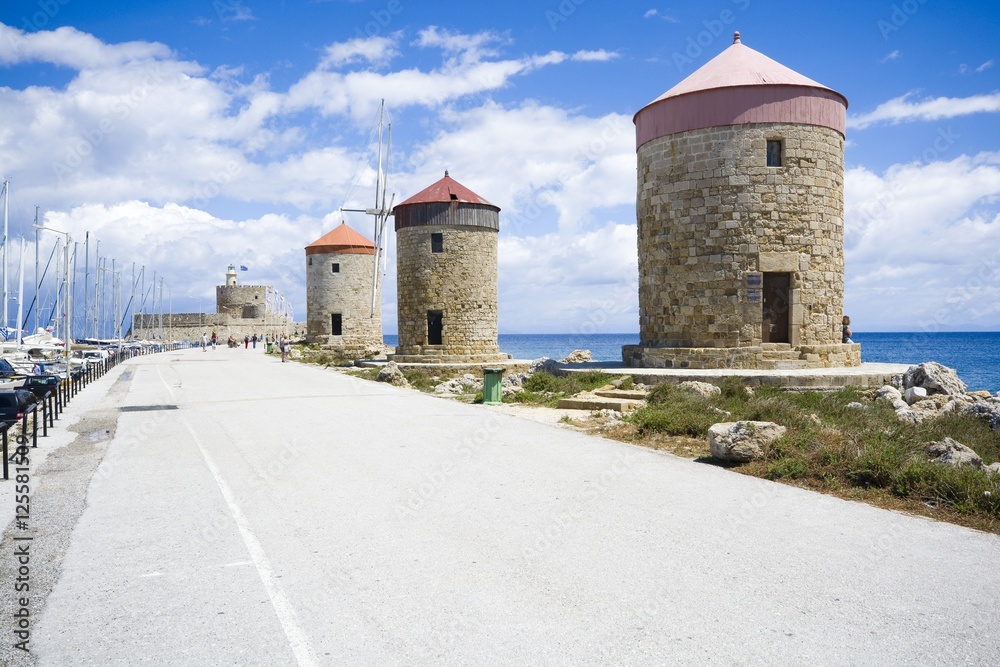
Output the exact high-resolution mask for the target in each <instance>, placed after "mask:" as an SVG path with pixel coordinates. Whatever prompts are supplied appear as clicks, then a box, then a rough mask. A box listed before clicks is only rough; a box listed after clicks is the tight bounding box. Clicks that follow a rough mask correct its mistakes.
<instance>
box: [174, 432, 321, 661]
mask: <svg viewBox="0 0 1000 667" xmlns="http://www.w3.org/2000/svg"><path fill="white" fill-rule="evenodd" d="M181 421H182V422H183V423H184V428H186V429H187V431H188V433H190V434H191V439H192V440H194V443H195V444H196V445H197V446H198V451H200V452H201V456H202V458H204V459H205V465H206V466H208V470H209V472H211V473H212V477H214V478H215V483H216V484H217V485H218V487H219V491H221V492H222V497H223V498H224V499H225V500H226V505H227V506H228V507H229V514H230V515H231V516H232V517H233V521H234V522H235V523H236V527H237V528H238V529H239V531H240V535H242V536H243V543H244V544H246V547H247V551H248V552H249V553H250V558H251V560H253V564H254V566H256V568H257V574H259V575H260V580H261V583H263V584H264V590H266V591H267V596H268V597H269V598H270V599H271V606H272V607H274V613H275V614H276V615H277V616H278V621H279V622H280V623H281V628H282V629H283V630H284V631H285V637H286V638H287V639H288V644H289V645H290V646H291V648H292V653H294V654H295V660H296V662H298V664H299V665H300V666H301V667H308V666H311V665H318V664H319V663H317V662H316V659H315V658H314V657H313V655H312V649H310V647H309V640H308V639H307V638H306V633H305V632H303V631H302V628H300V627H299V622H298V619H297V618H296V616H295V609H294V608H292V604H291V603H290V602H289V601H288V598H287V597H286V596H285V592H284V591H282V590H281V587H280V586H279V585H278V582H277V581H276V579H275V576H274V569H273V568H272V567H271V561H270V560H269V559H268V557H267V553H266V552H265V551H264V547H263V546H261V543H260V541H259V540H258V539H257V537H256V536H255V535H254V534H253V531H252V530H250V522H249V521H247V518H246V515H245V514H243V510H241V509H240V507H239V505H237V504H236V496H235V495H234V494H233V492H232V490H231V489H230V488H229V484H227V483H226V480H224V479H222V473H221V472H220V471H219V468H218V467H217V466H216V465H215V461H213V460H212V457H211V456H209V455H208V452H207V451H206V450H205V447H204V446H203V445H202V444H201V440H199V439H198V435H197V434H196V433H195V432H194V430H193V429H192V428H191V426H190V424H188V423H187V420H186V419H184V418H181Z"/></svg>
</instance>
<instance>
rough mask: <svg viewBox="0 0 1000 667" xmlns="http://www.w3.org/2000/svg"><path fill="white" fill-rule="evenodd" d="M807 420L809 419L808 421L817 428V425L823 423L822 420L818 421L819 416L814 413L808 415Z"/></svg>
mask: <svg viewBox="0 0 1000 667" xmlns="http://www.w3.org/2000/svg"><path fill="white" fill-rule="evenodd" d="M808 419H809V421H811V422H812V423H813V424H816V425H817V426H819V425H821V424H822V423H823V420H822V419H820V418H819V415H817V414H815V413H811V414H810V415H809V417H808Z"/></svg>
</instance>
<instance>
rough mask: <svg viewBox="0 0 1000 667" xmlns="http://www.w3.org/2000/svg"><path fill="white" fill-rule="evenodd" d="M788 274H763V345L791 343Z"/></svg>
mask: <svg viewBox="0 0 1000 667" xmlns="http://www.w3.org/2000/svg"><path fill="white" fill-rule="evenodd" d="M791 278H792V274H790V273H765V274H764V281H763V282H764V284H763V290H762V291H763V299H762V300H763V316H764V317H763V326H762V327H761V341H762V342H764V343H788V342H791V336H790V332H789V324H790V323H791V318H790V317H789V313H790V311H791V305H790V304H791V284H792V280H791Z"/></svg>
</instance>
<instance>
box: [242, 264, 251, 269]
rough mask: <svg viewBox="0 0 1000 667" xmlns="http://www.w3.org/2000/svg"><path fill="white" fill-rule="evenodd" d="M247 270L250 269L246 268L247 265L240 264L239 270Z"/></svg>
mask: <svg viewBox="0 0 1000 667" xmlns="http://www.w3.org/2000/svg"><path fill="white" fill-rule="evenodd" d="M249 270H250V269H248V268H247V267H245V266H244V265H242V264H240V271H249Z"/></svg>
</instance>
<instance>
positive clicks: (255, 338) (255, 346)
mask: <svg viewBox="0 0 1000 667" xmlns="http://www.w3.org/2000/svg"><path fill="white" fill-rule="evenodd" d="M250 342H252V343H253V349H255V350H256V349H257V334H254V335H253V338H251V339H250Z"/></svg>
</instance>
